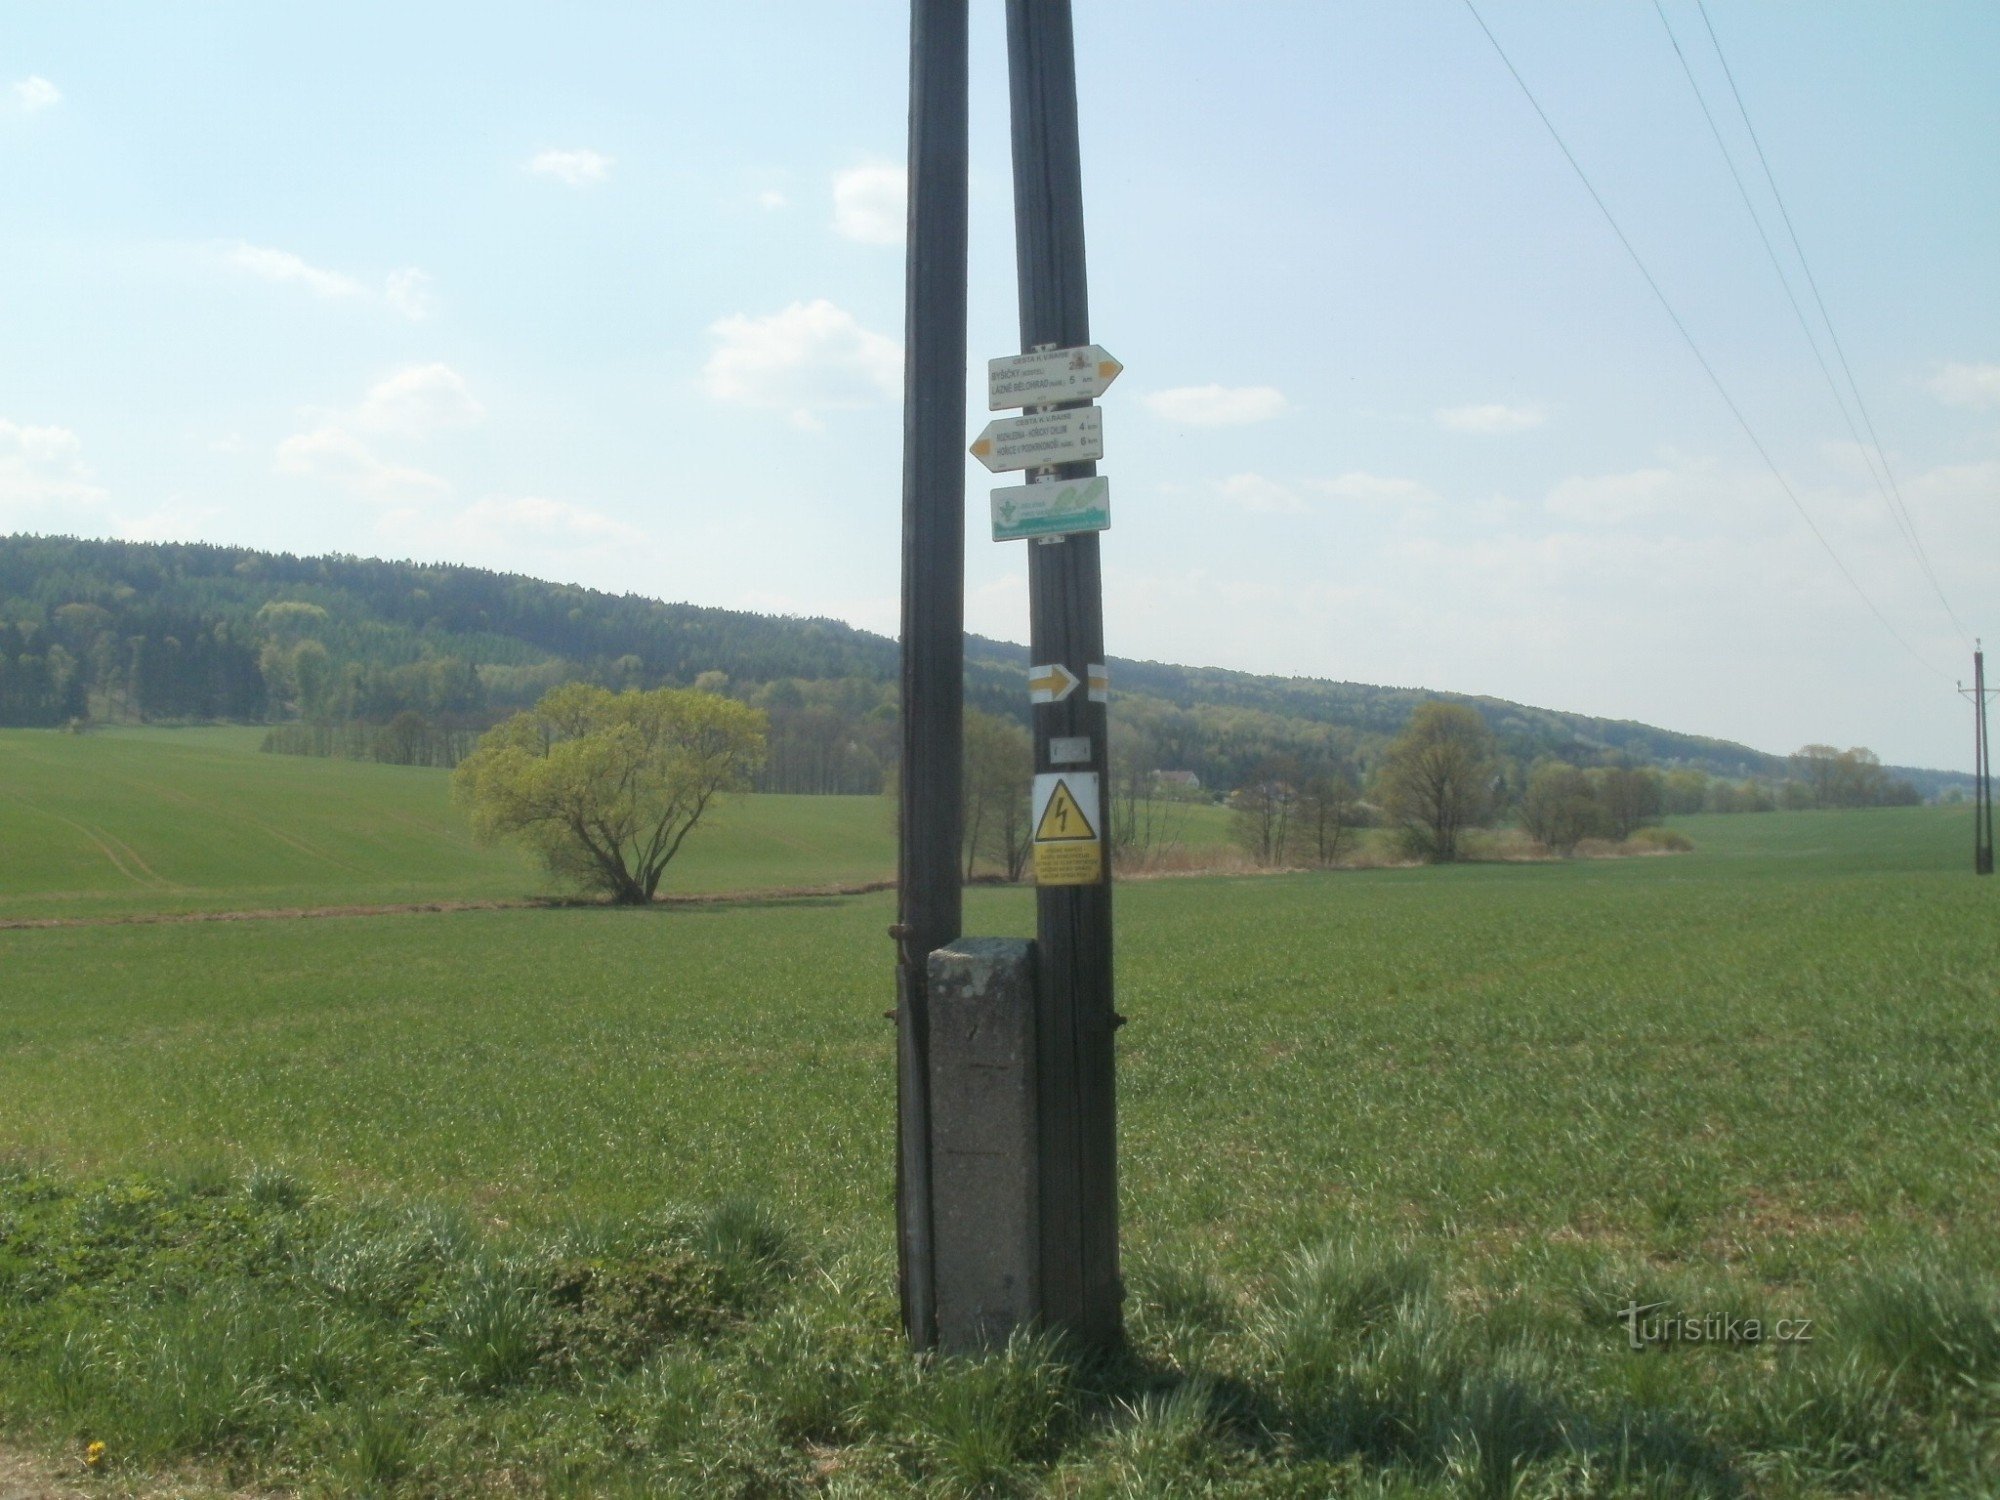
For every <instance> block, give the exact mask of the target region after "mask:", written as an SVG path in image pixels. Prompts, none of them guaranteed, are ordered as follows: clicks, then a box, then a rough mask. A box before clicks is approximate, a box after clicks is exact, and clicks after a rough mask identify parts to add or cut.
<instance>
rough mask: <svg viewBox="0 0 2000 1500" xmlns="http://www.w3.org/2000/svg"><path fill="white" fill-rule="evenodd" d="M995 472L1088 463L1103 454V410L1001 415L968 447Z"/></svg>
mask: <svg viewBox="0 0 2000 1500" xmlns="http://www.w3.org/2000/svg"><path fill="white" fill-rule="evenodd" d="M967 451H969V452H970V453H971V454H972V456H973V457H974V458H976V459H978V460H979V461H980V462H981V463H983V464H985V465H986V467H987V468H989V469H991V470H992V471H993V472H994V473H996V474H1002V473H1005V472H1006V471H1007V470H1009V469H1039V468H1043V467H1045V466H1046V465H1049V464H1076V463H1089V462H1091V461H1092V460H1094V459H1099V458H1102V457H1104V413H1103V412H1102V411H1100V410H1099V409H1098V408H1097V407H1095V406H1076V407H1070V408H1068V409H1066V410H1063V411H1038V412H1033V413H1031V414H1029V415H1028V416H1025V417H1002V418H1001V419H1000V420H999V421H997V422H988V423H987V424H986V430H985V431H984V432H982V433H980V434H979V436H978V437H976V438H974V439H973V440H972V447H971V448H970V449H969V450H967Z"/></svg>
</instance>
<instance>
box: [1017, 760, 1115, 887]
mask: <svg viewBox="0 0 2000 1500" xmlns="http://www.w3.org/2000/svg"><path fill="white" fill-rule="evenodd" d="M1097 789H1098V780H1097V773H1096V772H1095V771H1053V772H1048V773H1045V774H1043V775H1040V776H1037V777H1036V778H1035V795H1034V800H1033V803H1032V804H1031V806H1032V808H1033V811H1032V814H1031V816H1030V818H1029V821H1030V822H1031V823H1032V824H1033V825H1034V829H1035V840H1034V850H1035V884H1036V885H1095V884H1096V883H1097V882H1098V881H1099V880H1102V879H1103V878H1104V837H1103V827H1104V824H1103V819H1102V818H1101V816H1100V812H1101V808H1100V805H1099V799H1098V795H1097Z"/></svg>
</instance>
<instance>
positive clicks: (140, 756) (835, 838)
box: [0, 729, 896, 921]
mask: <svg viewBox="0 0 2000 1500" xmlns="http://www.w3.org/2000/svg"><path fill="white" fill-rule="evenodd" d="M262 737H263V732H262V731H261V730H258V729H168V730H119V731H112V732H107V733H101V734H92V735H88V736H84V737H81V738H78V737H74V736H69V735H61V734H56V733H53V732H50V731H46V730H41V731H38V730H21V729H14V730H0V921H5V920H8V919H32V918H42V917H73V916H120V915H127V914H131V913H136V912H154V911H233V910H259V909H266V910H268V909H271V908H296V907H324V906H359V905H370V906H372V905H390V904H398V903H409V902H424V901H441V900H448V901H509V900H519V899H522V898H524V897H527V896H530V895H533V894H536V893H538V892H544V891H546V889H547V881H546V879H545V878H544V876H543V875H542V874H541V872H540V871H539V870H537V869H535V868H534V867H533V866H532V865H530V863H529V862H528V861H527V860H526V859H524V858H523V857H522V856H521V855H520V854H518V853H517V852H515V851H514V850H511V849H508V848H505V847H499V848H487V849H481V848H479V847H478V846H477V845H475V844H474V843H473V841H472V836H471V833H470V831H469V829H468V826H467V823H466V820H465V818H464V816H463V815H462V814H460V813H459V812H458V811H457V810H456V809H455V808H454V807H453V806H452V805H451V796H450V784H449V778H448V777H446V776H445V775H444V774H443V773H442V772H439V771H434V770H430V769H427V768H419V767H410V766H384V765H376V764H373V763H372V762H360V761H341V760H315V759H305V758H302V757H295V756H288V755H263V754H258V753H256V747H257V744H258V742H259V741H260V740H261V739H262ZM710 816H711V818H712V820H713V823H712V826H711V827H709V828H707V829H705V830H704V835H705V836H699V837H696V838H694V839H690V840H689V842H688V846H687V849H686V852H685V853H684V855H683V856H682V858H681V859H680V860H678V861H676V863H675V864H674V866H673V867H672V869H671V871H670V872H669V874H668V877H667V881H666V886H665V889H666V891H667V892H669V893H672V892H685V893H696V894H700V893H709V892H718V891H739V890H757V889H768V888H771V887H776V886H788V885H798V886H811V887H828V886H846V885H860V884H866V883H868V882H871V881H879V880H883V879H886V878H888V877H890V876H891V875H893V874H894V872H895V864H896V852H895V843H894V825H893V821H892V815H891V813H890V810H889V808H888V807H887V805H886V804H885V802H884V801H883V799H880V798H875V797H739V798H734V799H730V800H728V801H725V802H724V803H722V804H720V805H718V806H717V808H716V809H715V810H714V811H713V812H712V813H711V815H710Z"/></svg>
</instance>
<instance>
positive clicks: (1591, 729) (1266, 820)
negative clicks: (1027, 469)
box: [0, 536, 1963, 867]
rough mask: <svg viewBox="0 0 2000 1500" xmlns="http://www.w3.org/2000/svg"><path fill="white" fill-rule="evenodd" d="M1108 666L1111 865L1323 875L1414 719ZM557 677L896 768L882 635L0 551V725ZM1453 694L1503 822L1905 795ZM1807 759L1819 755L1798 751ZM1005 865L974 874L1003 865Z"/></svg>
mask: <svg viewBox="0 0 2000 1500" xmlns="http://www.w3.org/2000/svg"><path fill="white" fill-rule="evenodd" d="M966 647H967V669H966V702H967V705H968V708H969V709H970V710H972V711H975V712H977V713H982V714H987V715H992V716H994V717H995V718H997V719H999V720H1003V721H1005V722H1008V723H1011V724H1014V725H1016V726H1017V727H1020V728H1022V729H1023V730H1025V727H1026V724H1027V719H1028V709H1027V705H1026V701H1025V684H1024V678H1025V668H1026V666H1027V656H1026V652H1025V649H1024V648H1022V647H1019V646H1015V645H1009V644H1007V643H1003V642H993V641H983V640H980V639H978V638H976V637H968V638H967V642H966ZM1112 668H1113V676H1114V688H1115V690H1116V696H1115V698H1114V707H1113V717H1114V730H1113V741H1114V743H1113V747H1112V751H1113V774H1112V784H1111V786H1110V787H1109V788H1107V798H1108V800H1109V802H1110V810H1111V819H1110V821H1111V827H1112V833H1113V837H1114V841H1115V842H1117V843H1118V844H1119V846H1120V847H1121V848H1123V849H1126V850H1128V851H1141V852H1143V851H1145V850H1149V849H1157V848H1159V847H1163V846H1165V845H1168V844H1171V843H1172V842H1173V841H1174V840H1175V838H1176V837H1177V836H1178V832H1177V831H1178V827H1179V825H1180V824H1182V823H1184V822H1185V820H1186V812H1185V804H1186V802H1187V800H1188V799H1189V798H1190V797H1196V796H1205V797H1206V798H1207V799H1209V800H1213V799H1214V798H1216V797H1217V796H1219V795H1222V794H1226V793H1230V792H1243V791H1244V790H1245V789H1248V790H1247V792H1246V793H1245V796H1246V803H1247V805H1248V806H1249V808H1250V809H1251V811H1250V812H1249V813H1248V814H1246V817H1247V819H1248V822H1249V823H1252V824H1255V825H1256V827H1255V831H1254V833H1253V834H1246V838H1248V839H1249V840H1250V842H1251V843H1253V844H1254V845H1255V847H1256V848H1257V849H1258V850H1260V851H1272V850H1276V849H1278V848H1280V847H1282V848H1283V850H1284V851H1285V856H1286V857H1287V858H1291V859H1297V858H1300V857H1302V852H1301V851H1302V850H1305V849H1307V848H1308V846H1309V847H1310V851H1311V854H1310V857H1311V858H1314V859H1319V858H1321V857H1322V856H1321V854H1320V853H1319V851H1321V850H1322V849H1326V850H1334V851H1336V853H1335V854H1334V855H1333V856H1331V857H1338V854H1337V851H1338V850H1339V849H1340V847H1341V844H1342V840H1343V839H1345V838H1346V834H1345V833H1343V832H1342V830H1344V829H1346V828H1347V827H1348V826H1349V824H1350V822H1352V821H1353V820H1356V819H1363V820H1365V819H1366V818H1369V817H1372V816H1378V815H1379V806H1377V804H1378V803H1379V800H1380V799H1379V797H1378V795H1377V793H1376V790H1375V789H1376V786H1377V782H1378V778H1379V776H1380V772H1381V767H1382V765H1383V763H1384V759H1385V757H1386V756H1387V755H1388V753H1389V750H1390V747H1391V745H1392V744H1393V743H1394V741H1395V740H1396V738H1397V736H1398V735H1400V734H1401V733H1403V732H1404V731H1405V730H1406V729H1407V727H1408V726H1409V725H1410V724H1411V723H1413V722H1414V719H1413V715H1414V714H1415V713H1416V712H1417V711H1418V710H1419V709H1420V708H1421V706H1422V704H1423V703H1424V701H1426V700H1425V696H1424V695H1423V694H1421V693H1417V692H1414V691H1412V690H1407V689H1398V688H1384V687H1373V686H1369V685H1367V684H1360V683H1338V682H1318V681H1309V680H1288V679H1276V678H1263V677H1257V676H1254V675H1251V674H1248V673H1240V672H1228V671H1223V670H1220V669H1212V668H1189V667H1176V666H1168V665H1163V664H1160V663H1146V662H1123V661H1116V662H1114V663H1113V664H1112ZM571 682H585V683H590V684H593V685H596V686H599V687H602V688H605V689H607V690H609V691H612V692H614V693H615V692H622V691H625V690H628V689H637V690H646V691H650V690H653V689H657V688H662V687H693V686H697V685H699V686H701V687H703V688H704V689H705V690H708V691H714V692H718V693H719V694H721V695H722V696H726V697H729V698H732V699H734V700H736V701H738V702H741V703H743V704H745V705H746V706H748V707H751V708H754V709H756V710H758V711H760V712H761V713H763V714H764V715H765V723H766V725H767V726H768V728H767V737H766V742H765V751H764V754H763V757H762V759H761V761H760V763H759V765H758V766H757V768H756V769H755V770H754V772H753V773H752V777H753V784H754V786H755V787H756V788H757V789H758V790H761V791H771V792H799V793H815V794H862V795H865V794H870V793H876V792H879V791H881V790H882V789H883V788H885V787H886V786H888V785H889V784H890V783H891V781H892V779H893V776H894V772H895V759H896V755H897V752H898V746H899V735H898V730H897V714H898V707H897V702H896V698H897V689H896V683H897V653H896V646H895V643H894V642H893V641H890V640H887V639H884V638H883V637H880V636H875V635H871V634H869V633H868V632H866V631H859V630H855V629H853V628H851V627H849V626H846V625H843V624H840V623H839V622H836V621H828V620H813V619H797V618H774V617H769V616H760V615H754V614H749V613H746V612H742V611H731V610H717V609H706V608H700V607H696V606H691V605H683V604H665V603H661V602H660V601H657V600H652V599H645V598H641V597H639V596H636V595H614V594H607V593H603V592H601V591H596V590H590V589H583V588H578V587H575V586H571V585H563V584H554V583H546V582H542V581H539V580H536V579H531V578H524V577H520V576H518V575H509V574H499V573H492V572H488V571H486V570H483V569H477V568H461V567H452V566H433V565H418V564H412V563H399V562H385V561H379V560H372V559H362V558H351V557H318V558H300V557H293V556H290V555H285V554H271V553H262V552H254V551H250V550H248V549H243V548H229V547H216V546H205V545H197V544H167V543H160V544H154V543H127V542H102V541H83V540H79V539H76V538H66V537H23V536H15V537H0V726H9V725H19V726H36V727H40V726H50V725H61V724H89V723H98V722H109V723H121V722H154V723H174V722H212V721H216V720H228V721H235V722H245V723H265V724H269V725H271V726H272V731H271V734H270V738H269V748H271V749H272V750H274V751H286V752H289V753H297V754H324V755H339V756H350V757H356V758H364V759H381V760H388V761H394V762H400V763H406V764H431V765H441V766H449V765H455V764H457V763H458V762H459V761H460V760H462V759H463V758H464V756H465V755H466V754H467V753H468V751H469V749H470V746H471V743H472V741H473V740H474V739H475V738H476V733H477V731H479V730H481V729H484V728H487V727H491V726H492V725H494V724H497V723H499V722H501V721H502V720H504V719H505V718H507V717H508V716H509V715H510V714H512V713H514V712H516V711H518V710H521V709H524V708H527V707H529V706H531V705H533V704H535V703H537V702H539V701H540V700H541V699H542V698H543V697H544V696H545V695H546V694H547V693H548V692H549V691H551V690H552V689H554V688H556V687H559V686H563V685H565V684H568V683H571ZM1450 701H1451V702H1453V703H1454V704H1455V705H1456V706H1459V707H1463V708H1465V709H1467V710H1468V711H1471V712H1474V713H1476V714H1477V716H1478V717H1479V718H1480V719H1481V720H1482V721H1483V722H1484V723H1485V725H1486V726H1487V728H1488V730H1489V731H1490V732H1491V734H1492V736H1493V744H1494V754H1495V760H1496V764H1497V767H1498V769H1497V772H1496V776H1497V781H1496V789H1495V792H1494V796H1495V797H1496V799H1497V800H1498V802H1499V804H1500V805H1502V806H1503V807H1505V808H1507V809H1510V810H1512V809H1518V808H1520V807H1521V806H1522V805H1523V802H1524V799H1525V798H1526V795H1527V792H1528V782H1529V780H1530V778H1531V777H1532V775H1533V774H1534V772H1535V769H1536V767H1537V766H1539V765H1541V764H1543V763H1545V762H1556V763H1561V764H1566V765H1571V766H1574V767H1577V768H1579V769H1580V770H1583V771H1585V772H1587V773H1588V774H1589V775H1590V776H1595V777H1597V778H1598V779H1599V780H1601V779H1602V777H1601V775H1600V772H1601V771H1602V769H1603V768H1605V767H1608V766H1639V767H1644V766H1647V765H1649V764H1651V765H1656V766H1659V767H1662V768H1663V769H1661V771H1660V773H1659V774H1660V776H1661V795H1662V798H1663V799H1664V802H1665V804H1666V805H1667V807H1668V810H1669V811H1676V810H1692V809H1691V808H1689V807H1687V806H1686V803H1687V801H1688V797H1689V795H1690V793H1689V791H1688V786H1689V784H1690V783H1692V784H1694V785H1697V786H1699V788H1700V793H1699V795H1700V796H1701V797H1702V798H1703V799H1704V802H1703V805H1704V806H1706V807H1707V808H1709V809H1710V810H1714V811H1754V810H1758V809H1761V808H1763V807H1765V806H1779V805H1785V806H1821V805H1827V806H1832V805H1857V801H1858V802H1860V803H1865V802H1866V801H1868V800H1870V799H1877V798H1885V797H1886V798H1894V797H1900V796H1903V795H1906V792H1907V789H1906V788H1904V787H1902V786H1900V785H1898V784H1897V779H1896V778H1894V777H1891V776H1890V775H1889V774H1888V771H1887V769H1886V768H1883V767H1881V766H1880V764H1879V762H1874V761H1873V759H1872V757H1870V758H1869V759H1868V760H1865V761H1863V760H1857V759H1855V756H1856V754H1857V752H1851V751H1832V750H1828V749H1827V747H1812V746H1809V747H1807V749H1806V751H1802V752H1801V753H1800V757H1794V758H1793V760H1792V761H1791V762H1790V763H1788V762H1787V761H1786V760H1785V759H1783V758H1780V757H1775V756H1765V755H1762V754H1760V753H1759V752H1756V751H1752V750H1748V749H1746V748H1745V747H1743V746H1739V745H1728V744H1725V743H1723V742H1719V741H1712V740H1704V739H1701V738H1699V737H1696V736H1687V735H1677V734H1674V733H1672V732H1670V731H1666V730H1659V729H1654V728H1652V727H1650V726H1646V725H1638V724H1628V723H1620V722H1615V721H1606V720H1597V719H1590V718H1586V717H1582V716H1577V715H1566V714H1558V713H1554V712H1552V711H1549V710H1543V709H1536V708H1530V707H1527V706H1524V705H1520V704H1512V703H1506V702H1503V701H1501V700H1497V699H1454V700H1450ZM971 732H972V731H971V730H968V733H971ZM1818 751H1825V752H1826V756H1825V757H1822V758H1820V759H1815V758H1813V756H1812V755H1809V754H1808V752H1815V753H1816V752H1818ZM1860 753H1861V754H1864V755H1865V752H1860ZM1842 757H1847V759H1845V760H1843V759H1842ZM1823 761H1824V762H1825V763H1822V762H1823ZM1915 774H1920V775H1929V776H1931V777H1932V779H1933V780H1934V781H1936V782H1937V784H1936V785H1933V784H1931V782H1926V787H1927V788H1928V790H1929V791H1931V792H1932V793H1933V794H1936V793H1938V792H1941V791H1944V790H1945V789H1946V787H1945V784H1944V782H1943V780H1942V779H1940V778H1941V777H1942V773H1915ZM1164 778H1177V780H1174V781H1169V780H1166V779H1164ZM1960 779H1961V780H1962V779H1963V778H1960ZM1197 785H1198V786H1199V788H1201V789H1202V791H1201V792H1199V793H1198V792H1196V791H1195V790H1194V787H1195V786H1197ZM972 821H973V825H974V826H975V827H977V828H978V829H979V830H980V832H979V837H980V839H982V840H986V841H991V840H993V839H999V840H1000V841H1001V843H1002V844H1003V845H1005V844H1006V842H1007V840H1008V839H1009V838H1010V837H1011V834H1010V832H1009V830H1011V829H1012V828H1013V813H1012V812H1011V811H1008V810H1004V809H1001V808H999V807H998V805H997V804H995V805H994V806H993V807H992V808H991V809H984V808H982V809H980V810H978V811H977V816H976V817H975V818H974V819H973V820H972ZM996 828H997V829H999V830H1000V831H999V832H997V833H996V832H993V831H992V830H994V829H996ZM1301 841H1303V842H1301ZM1019 852H1020V851H1019V850H1018V849H1012V850H1010V849H1008V848H1005V847H1002V848H1000V849H998V850H997V851H993V850H986V851H982V852H980V853H979V854H978V855H977V856H976V858H977V859H978V860H981V861H988V862H990V863H992V864H994V865H996V866H1003V867H1004V866H1006V865H1008V864H1010V863H1012V862H1013V861H1014V859H1015V858H1018V856H1019ZM1128 857H1129V855H1128ZM1257 857H1260V858H1261V857H1263V855H1262V854H1261V853H1260V854H1259V855H1258V856H1257Z"/></svg>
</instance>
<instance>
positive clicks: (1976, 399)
mask: <svg viewBox="0 0 2000 1500" xmlns="http://www.w3.org/2000/svg"><path fill="white" fill-rule="evenodd" d="M1926 384H1927V385H1929V387H1930V391H1931V394H1932V395H1933V396H1936V397H1937V398H1938V400H1940V401H1942V402H1944V403H1945V404H1946V405H1947V406H1970V407H1973V408H1975V409H1979V408H1983V407H2000V364H1977V365H1968V364H1949V365H1946V366H1945V367H1944V368H1943V369H1942V370H1939V371H1938V372H1937V374H1935V375H1933V376H1932V377H1931V378H1930V380H1929V381H1927V382H1926Z"/></svg>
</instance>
